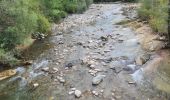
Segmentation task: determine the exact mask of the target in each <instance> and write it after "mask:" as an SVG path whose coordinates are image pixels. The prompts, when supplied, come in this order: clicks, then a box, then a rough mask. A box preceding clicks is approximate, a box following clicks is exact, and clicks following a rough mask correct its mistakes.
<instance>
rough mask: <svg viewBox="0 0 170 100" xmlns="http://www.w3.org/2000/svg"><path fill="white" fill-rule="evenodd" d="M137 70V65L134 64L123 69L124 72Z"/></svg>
mask: <svg viewBox="0 0 170 100" xmlns="http://www.w3.org/2000/svg"><path fill="white" fill-rule="evenodd" d="M136 69H137V68H136V65H134V64H130V65H127V66H126V67H124V68H123V70H125V71H130V72H134V71H135V70H136Z"/></svg>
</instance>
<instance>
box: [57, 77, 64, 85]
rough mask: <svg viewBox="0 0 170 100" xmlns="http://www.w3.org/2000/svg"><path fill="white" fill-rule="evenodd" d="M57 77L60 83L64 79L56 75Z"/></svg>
mask: <svg viewBox="0 0 170 100" xmlns="http://www.w3.org/2000/svg"><path fill="white" fill-rule="evenodd" d="M57 79H58V81H59V82H60V83H65V79H63V78H62V77H60V76H57Z"/></svg>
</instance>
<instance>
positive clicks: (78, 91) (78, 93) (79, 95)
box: [74, 90, 82, 98]
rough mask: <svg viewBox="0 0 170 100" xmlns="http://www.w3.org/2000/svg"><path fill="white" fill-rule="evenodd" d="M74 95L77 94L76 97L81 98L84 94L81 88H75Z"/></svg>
mask: <svg viewBox="0 0 170 100" xmlns="http://www.w3.org/2000/svg"><path fill="white" fill-rule="evenodd" d="M74 95H75V97H76V98H80V97H81V95H82V93H81V91H80V90H75V91H74Z"/></svg>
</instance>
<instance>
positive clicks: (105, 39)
mask: <svg viewBox="0 0 170 100" xmlns="http://www.w3.org/2000/svg"><path fill="white" fill-rule="evenodd" d="M100 39H101V40H102V41H108V38H107V37H105V36H101V37H100Z"/></svg>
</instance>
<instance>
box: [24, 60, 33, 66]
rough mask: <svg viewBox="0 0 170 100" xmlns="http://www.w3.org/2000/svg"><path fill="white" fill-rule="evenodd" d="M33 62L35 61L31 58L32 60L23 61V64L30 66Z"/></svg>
mask: <svg viewBox="0 0 170 100" xmlns="http://www.w3.org/2000/svg"><path fill="white" fill-rule="evenodd" d="M32 63H33V61H32V60H30V61H25V62H21V65H23V66H28V65H32Z"/></svg>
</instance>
